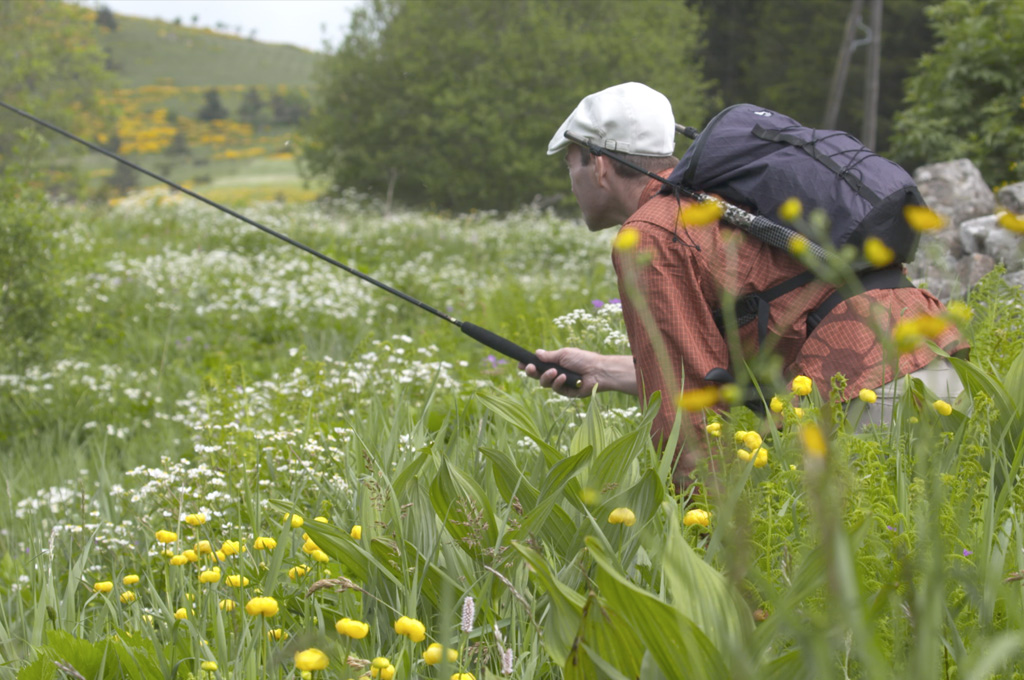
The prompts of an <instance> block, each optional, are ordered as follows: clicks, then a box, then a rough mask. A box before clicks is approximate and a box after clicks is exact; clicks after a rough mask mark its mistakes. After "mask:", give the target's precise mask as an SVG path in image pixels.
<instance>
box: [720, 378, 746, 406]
mask: <svg viewBox="0 0 1024 680" xmlns="http://www.w3.org/2000/svg"><path fill="white" fill-rule="evenodd" d="M718 398H719V399H720V400H721V401H724V402H725V403H726V404H731V405H732V406H738V405H739V404H740V403H741V402H742V401H743V390H741V389H740V386H739V385H737V384H736V383H729V384H728V385H722V387H721V388H719V390H718Z"/></svg>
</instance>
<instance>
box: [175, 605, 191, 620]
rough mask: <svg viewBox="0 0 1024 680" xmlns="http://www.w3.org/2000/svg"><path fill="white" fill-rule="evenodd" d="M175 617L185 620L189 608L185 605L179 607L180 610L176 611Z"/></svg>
mask: <svg viewBox="0 0 1024 680" xmlns="http://www.w3.org/2000/svg"><path fill="white" fill-rule="evenodd" d="M174 618H175V619H177V620H178V621H184V620H185V619H187V618H188V610H187V609H185V608H184V607H181V608H179V609H178V611H176V612H174Z"/></svg>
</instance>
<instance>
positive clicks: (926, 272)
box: [907, 243, 960, 302]
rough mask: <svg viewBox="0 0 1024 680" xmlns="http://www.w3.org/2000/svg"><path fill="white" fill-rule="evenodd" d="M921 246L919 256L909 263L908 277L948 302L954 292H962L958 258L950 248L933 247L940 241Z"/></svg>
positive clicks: (918, 285)
mask: <svg viewBox="0 0 1024 680" xmlns="http://www.w3.org/2000/svg"><path fill="white" fill-rule="evenodd" d="M927 245H928V246H929V247H924V248H919V249H918V251H917V257H916V258H914V261H913V262H909V263H908V264H907V277H908V278H909V279H910V280H911V281H912V282H913V284H914V285H915V286H917V287H918V288H924V289H925V290H927V291H928V292H930V293H931V294H932V295H934V296H935V297H937V298H939V299H940V300H942V301H943V302H948V301H949V300H950V299H951V298H952V296H953V293H954V292H960V286H959V282H958V279H957V259H956V258H955V257H953V256H952V255H951V254H950V253H949V250H948V249H938V248H932V247H931V246H938V243H931V244H927Z"/></svg>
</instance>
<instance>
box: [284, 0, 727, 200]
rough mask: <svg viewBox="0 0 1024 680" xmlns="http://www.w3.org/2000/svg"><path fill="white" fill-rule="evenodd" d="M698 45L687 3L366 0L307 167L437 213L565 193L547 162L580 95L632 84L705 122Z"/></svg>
mask: <svg viewBox="0 0 1024 680" xmlns="http://www.w3.org/2000/svg"><path fill="white" fill-rule="evenodd" d="M700 35H701V21H700V17H699V16H698V15H697V14H696V12H694V11H693V10H692V9H690V7H689V6H688V5H687V4H686V3H683V2H671V1H668V2H662V1H652V2H638V3H623V2H617V1H615V0H593V1H577V0H568V1H564V2H560V1H554V0H509V1H508V2H501V3H480V2H472V1H466V0H439V1H437V2H429V3H428V2H403V1H402V0H376V1H375V2H373V3H371V4H370V5H369V6H367V7H365V8H362V9H360V10H357V11H356V12H355V13H354V15H353V20H352V25H351V28H350V31H349V33H348V35H347V36H346V38H345V41H344V43H343V44H342V46H341V47H340V48H339V50H338V52H337V53H336V54H335V55H334V56H333V58H330V59H325V60H324V62H323V63H322V68H321V70H320V71H319V73H318V75H317V81H318V84H319V88H318V91H317V95H316V99H315V101H314V111H313V114H312V116H311V117H310V120H309V122H308V123H307V125H305V126H304V128H303V132H304V138H305V140H306V141H305V142H304V146H303V153H304V163H305V164H306V165H305V167H306V169H307V170H308V171H309V172H310V173H313V174H320V175H326V176H328V177H330V178H331V179H333V184H334V185H335V186H337V187H339V188H344V187H349V186H355V187H357V188H360V189H363V190H370V191H375V192H379V193H381V194H383V193H385V192H386V191H388V189H389V187H390V188H392V189H393V190H394V192H395V196H396V197H397V198H398V199H400V200H402V201H404V202H407V203H421V204H424V203H425V204H432V205H434V206H436V207H440V208H447V209H458V210H465V209H470V208H498V209H508V208H514V207H516V206H518V205H522V204H523V203H527V202H529V201H530V200H531V199H533V198H534V197H535V196H536V195H537V194H546V195H551V194H555V193H568V188H569V187H568V181H567V179H566V176H565V169H564V167H563V166H562V164H561V161H560V159H553V158H549V157H547V156H546V154H545V150H546V147H547V143H548V140H549V139H550V138H551V135H552V134H553V133H554V131H555V130H556V129H557V128H558V126H559V124H560V123H561V122H562V121H563V120H564V119H565V117H566V116H567V115H568V114H569V113H570V112H571V111H572V110H573V108H574V107H575V106H576V104H577V103H578V102H579V100H580V99H581V98H582V97H584V96H585V95H587V94H589V93H591V92H594V91H597V90H600V89H603V88H605V87H608V86H610V85H614V84H616V83H620V82H625V81H630V80H637V81H643V82H645V83H647V84H649V85H651V86H652V87H654V88H656V89H658V90H661V91H662V92H664V93H666V95H667V96H668V97H669V98H670V99H671V101H672V102H673V105H674V106H675V111H676V115H677V116H678V117H680V118H681V120H694V119H697V120H700V119H702V118H703V117H704V115H705V114H706V113H707V112H708V111H710V110H711V108H712V106H713V102H709V101H707V98H706V92H707V86H706V84H705V83H704V81H703V80H702V78H701V76H700V73H701V64H700V62H699V60H698V59H697V58H696V56H695V54H696V49H697V47H698V46H699V44H700ZM641 36H642V39H639V37H641ZM680 148H682V147H680Z"/></svg>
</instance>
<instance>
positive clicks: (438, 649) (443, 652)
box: [423, 642, 459, 666]
mask: <svg viewBox="0 0 1024 680" xmlns="http://www.w3.org/2000/svg"><path fill="white" fill-rule="evenodd" d="M442 656H447V657H448V662H449V663H454V662H455V661H456V660H458V658H459V653H458V652H457V651H455V650H454V649H445V648H444V647H442V646H441V643H440V642H433V643H431V644H430V646H429V647H427V650H426V651H425V652H423V660H424V661H425V662H426V664H427V665H428V666H433V665H434V664H439V663H441V657H442Z"/></svg>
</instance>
